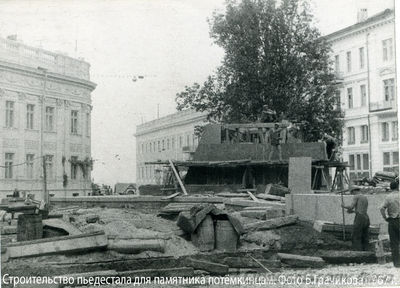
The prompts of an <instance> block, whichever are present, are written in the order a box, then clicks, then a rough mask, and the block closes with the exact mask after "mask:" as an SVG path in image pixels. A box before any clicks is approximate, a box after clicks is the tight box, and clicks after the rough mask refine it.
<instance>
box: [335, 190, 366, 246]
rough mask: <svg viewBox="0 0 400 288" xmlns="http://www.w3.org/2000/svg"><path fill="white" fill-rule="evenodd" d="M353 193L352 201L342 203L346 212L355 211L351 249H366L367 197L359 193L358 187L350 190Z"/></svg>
mask: <svg viewBox="0 0 400 288" xmlns="http://www.w3.org/2000/svg"><path fill="white" fill-rule="evenodd" d="M352 193H353V194H354V197H353V202H352V203H351V204H350V205H348V206H346V205H344V204H342V207H343V208H344V209H347V212H348V213H355V214H356V215H355V216H354V223H353V235H352V238H353V239H352V242H353V249H354V250H357V251H367V250H368V245H369V224H370V223H369V217H368V214H367V210H368V199H367V197H365V195H362V194H361V190H360V189H359V188H355V189H353V190H352Z"/></svg>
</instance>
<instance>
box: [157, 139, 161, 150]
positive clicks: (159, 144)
mask: <svg viewBox="0 0 400 288" xmlns="http://www.w3.org/2000/svg"><path fill="white" fill-rule="evenodd" d="M157 146H158V152H161V142H160V140H158V143H157Z"/></svg>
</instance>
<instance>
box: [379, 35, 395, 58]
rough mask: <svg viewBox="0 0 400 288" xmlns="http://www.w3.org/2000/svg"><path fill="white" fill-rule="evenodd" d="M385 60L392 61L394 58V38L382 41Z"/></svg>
mask: <svg viewBox="0 0 400 288" xmlns="http://www.w3.org/2000/svg"><path fill="white" fill-rule="evenodd" d="M382 52H383V61H390V60H392V58H393V41H392V38H390V39H386V40H383V41H382Z"/></svg>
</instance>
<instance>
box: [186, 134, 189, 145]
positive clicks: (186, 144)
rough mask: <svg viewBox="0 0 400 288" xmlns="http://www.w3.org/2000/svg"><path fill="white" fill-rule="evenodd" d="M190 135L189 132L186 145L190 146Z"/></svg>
mask: <svg viewBox="0 0 400 288" xmlns="http://www.w3.org/2000/svg"><path fill="white" fill-rule="evenodd" d="M189 138H190V135H189V134H188V135H186V146H189V143H190V139H189Z"/></svg>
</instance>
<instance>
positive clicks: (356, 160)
mask: <svg viewBox="0 0 400 288" xmlns="http://www.w3.org/2000/svg"><path fill="white" fill-rule="evenodd" d="M349 165H350V168H349V170H350V174H349V176H350V179H356V178H364V177H369V154H368V153H359V154H350V155H349Z"/></svg>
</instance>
